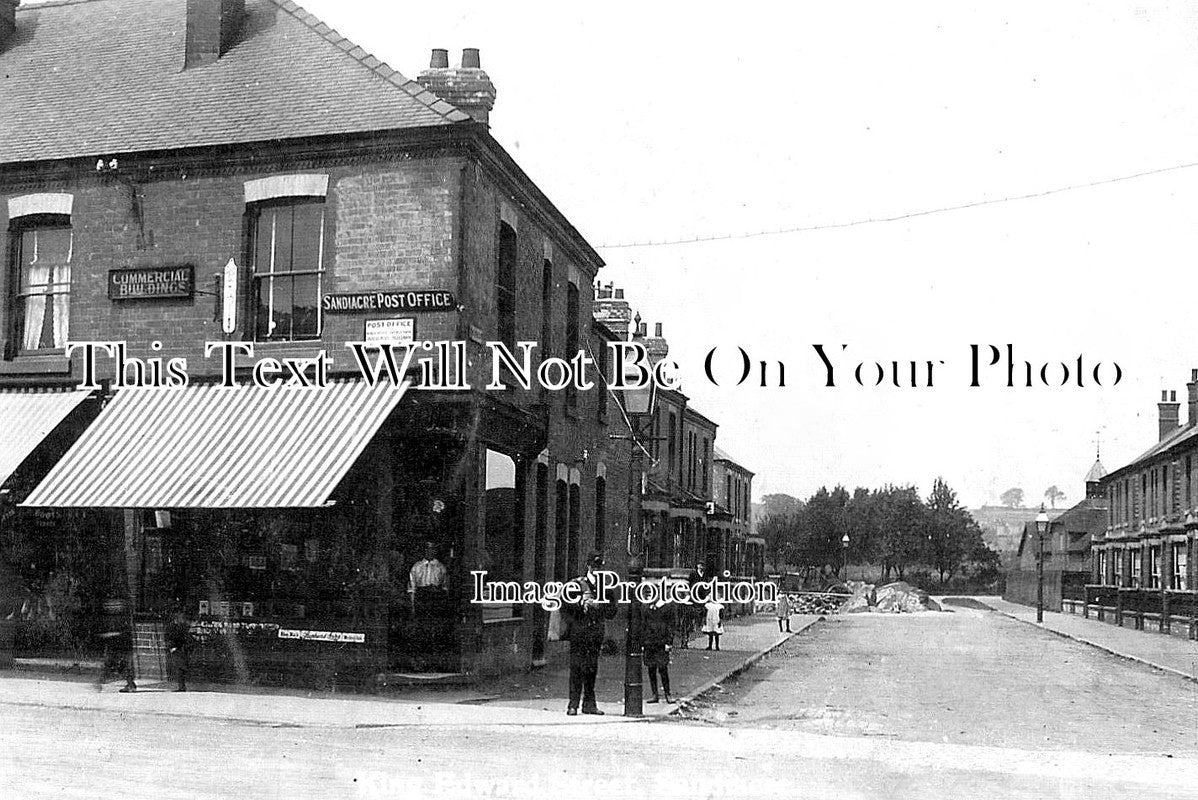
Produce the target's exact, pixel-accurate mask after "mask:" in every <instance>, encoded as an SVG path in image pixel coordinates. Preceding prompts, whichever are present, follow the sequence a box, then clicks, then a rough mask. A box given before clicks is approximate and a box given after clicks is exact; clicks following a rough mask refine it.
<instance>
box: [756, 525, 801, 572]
mask: <svg viewBox="0 0 1198 800" xmlns="http://www.w3.org/2000/svg"><path fill="white" fill-rule="evenodd" d="M798 528H799V520H798V512H792V513H790V514H771V515H769V516H768V517H765V518H764V519H762V520H761V522H759V523H758V525H757V535H758V536H760V537H762V538H763V539H765V552H766V553H767V554H768V556H769V559H770V563H771V564H773V565H774V569H775V570H777V571H778V572H785V571H786V565H787V564H788V563H790V561H791V559H792V557H793V553H794V550H795V544H794V543H795V540H796V539H797V538H798Z"/></svg>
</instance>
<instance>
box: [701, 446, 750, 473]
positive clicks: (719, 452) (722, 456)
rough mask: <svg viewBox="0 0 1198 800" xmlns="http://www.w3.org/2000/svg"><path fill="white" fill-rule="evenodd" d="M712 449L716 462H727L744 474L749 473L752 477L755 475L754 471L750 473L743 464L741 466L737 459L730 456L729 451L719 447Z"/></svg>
mask: <svg viewBox="0 0 1198 800" xmlns="http://www.w3.org/2000/svg"><path fill="white" fill-rule="evenodd" d="M711 449H712V451H713V453H712V455H713V460H714V461H727V462H728V463H729V464H732V465H733V466H735V467H737V468H739V469H741V470H742V471H744V472H747V473H748V474H750V475H753V474H754V473H753V472H752V471H750V470H749V469H748V468H746V467H745V466H744V465H743V464H741V463H740V462H739V461H737V460H736V459H735V458H733V457H732V456H730V455H728V453H727V451H725V450H723V449H721V448H720V447H718V446H713V447H712V448H711Z"/></svg>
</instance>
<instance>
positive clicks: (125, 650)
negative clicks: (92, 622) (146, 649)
mask: <svg viewBox="0 0 1198 800" xmlns="http://www.w3.org/2000/svg"><path fill="white" fill-rule="evenodd" d="M99 638H100V641H101V642H103V643H104V665H103V666H102V667H101V668H100V676H99V678H97V679H96V691H97V692H98V691H100V690H101V689H103V688H104V684H105V683H106V682H107V681H108V679H109V678H110V677H112V676H114V675H116V676H120V677H123V678H124V679H125V685H124V686H123V687H122V688H121V691H122V692H136V691H137V683H136V682H135V681H134V680H133V672H134V667H133V618H132V616H131V615H130V613H129V602H128V601H127V600H125V599H124V598H123V597H113V598H110V599H108V600H105V601H104V630H103V631H102V632H101V633H100V637H99Z"/></svg>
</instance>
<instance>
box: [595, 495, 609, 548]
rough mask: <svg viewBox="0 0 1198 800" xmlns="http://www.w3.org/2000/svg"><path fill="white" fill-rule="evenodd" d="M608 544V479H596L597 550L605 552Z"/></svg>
mask: <svg viewBox="0 0 1198 800" xmlns="http://www.w3.org/2000/svg"><path fill="white" fill-rule="evenodd" d="M606 544H607V479H606V478H596V479H595V549H596V550H598V551H599V552H600V553H602V552H604V549H603V548H604V546H605V545H606Z"/></svg>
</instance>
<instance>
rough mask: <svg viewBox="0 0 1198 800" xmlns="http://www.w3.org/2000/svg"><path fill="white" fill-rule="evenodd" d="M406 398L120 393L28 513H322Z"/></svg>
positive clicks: (339, 388) (397, 394)
mask: <svg viewBox="0 0 1198 800" xmlns="http://www.w3.org/2000/svg"><path fill="white" fill-rule="evenodd" d="M406 389H407V384H406V383H405V384H402V385H400V386H395V385H393V384H391V383H388V382H385V381H384V382H380V383H378V384H376V385H375V386H374V387H371V386H368V385H367V384H366V383H365V382H363V381H356V380H346V381H331V382H330V383H329V385H328V386H326V387H323V388H302V387H291V386H279V387H271V388H263V387H257V386H234V387H222V386H216V385H196V386H187V387H184V388H181V389H158V388H146V389H121V390H119V391H117V393H116V396H115V397H114V398H113V400H112V401H111V402H110V403H109V404H108V405H107V406H106V407H105V408H104V410H103V411H102V412H100V416H99V417H98V418H97V419H96V421H95V422H94V423H93V424H92V426H91V427H90V428H88V430H87V432H86V433H84V435H83V436H82V437H81V438H80V439H79V441H78V442H76V443H75V446H74V447H72V448H71V449H70V450H69V451H68V452H67V454H66V455H65V456H63V458H62V460H61V461H59V462H58V464H57V465H56V466H55V467H54V469H52V470H51V471H50V473H49V474H48V475H47V476H46V478H45V479H44V480H43V481H42V482H41V484H39V485H38V487H37V488H36V489H34V491H33V493H32V494H30V495H29V497H28V498H27V499H26V500H25V502H24V503H23V504H22V505H25V506H40V507H58V508H164V509H169V508H318V507H320V506H323V505H325V504H326V503H327V502H328V499H329V496H330V495H331V494H332V493H333V490H334V489H335V488H336V486H337V483H338V482H339V481H340V480H341V478H343V477H344V476H345V473H346V472H347V471H348V470H349V468H350V466H351V465H352V464H353V463H354V460H355V459H356V458H357V457H358V456H359V455H360V454H361V453H362V450H363V449H364V448H365V447H366V444H367V443H368V442H369V441H370V439H371V437H373V436H374V434H375V432H376V431H377V430H378V429H379V427H380V426H381V425H382V424H383V422H384V420H386V419H387V416H388V415H389V414H390V413H391V411H392V410H393V409H394V408H395V406H396V405H397V404H398V403H399V401H400V398H401V397H403V394H404V391H405V390H406Z"/></svg>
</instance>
